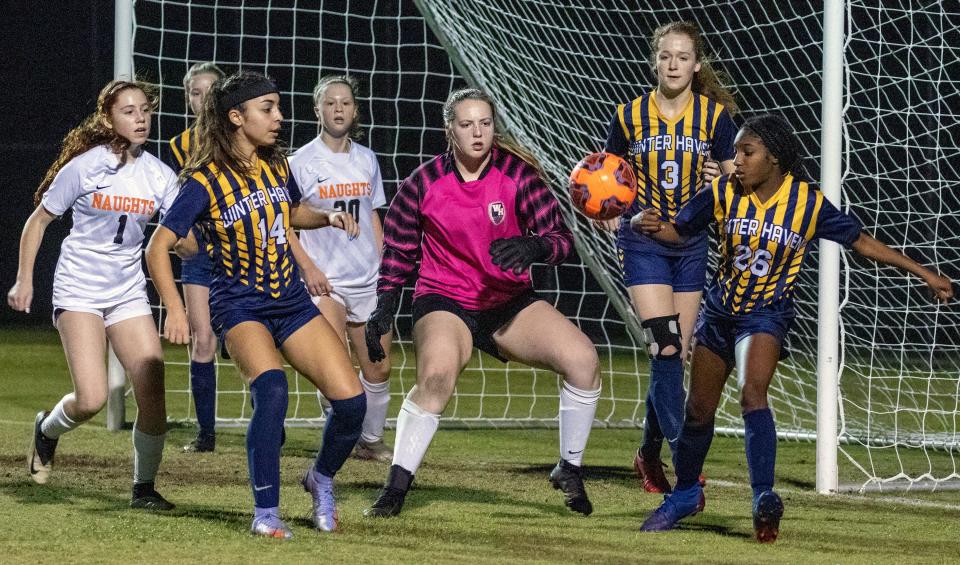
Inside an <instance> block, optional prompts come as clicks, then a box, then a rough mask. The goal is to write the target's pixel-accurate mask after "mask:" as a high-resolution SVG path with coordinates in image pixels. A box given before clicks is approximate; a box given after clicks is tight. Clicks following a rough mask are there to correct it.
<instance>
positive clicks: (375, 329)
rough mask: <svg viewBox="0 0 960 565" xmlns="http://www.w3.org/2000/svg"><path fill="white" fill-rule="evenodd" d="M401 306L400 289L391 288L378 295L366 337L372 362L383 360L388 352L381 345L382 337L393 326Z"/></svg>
mask: <svg viewBox="0 0 960 565" xmlns="http://www.w3.org/2000/svg"><path fill="white" fill-rule="evenodd" d="M399 307H400V290H390V291H387V292H384V293H382V294H380V295H378V296H377V308H376V309H375V310H374V311H373V313H372V314H370V319H369V320H367V327H366V329H365V330H364V337H365V338H366V342H367V357H369V358H370V362H371V363H379V362H380V361H383V360H384V359H385V358H386V357H387V354H386V353H385V352H384V351H383V346H382V345H380V337H381V336H383V335H384V334H386V333H387V332H389V331H390V328H392V327H393V319H394V318H395V317H396V315H397V309H398V308H399Z"/></svg>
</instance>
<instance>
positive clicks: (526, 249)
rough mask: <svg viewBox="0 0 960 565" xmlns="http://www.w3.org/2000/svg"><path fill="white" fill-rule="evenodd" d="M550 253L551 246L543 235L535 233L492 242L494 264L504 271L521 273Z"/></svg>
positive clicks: (491, 255)
mask: <svg viewBox="0 0 960 565" xmlns="http://www.w3.org/2000/svg"><path fill="white" fill-rule="evenodd" d="M549 254H550V248H549V247H548V246H547V242H546V241H544V239H543V238H542V237H538V236H535V235H531V236H518V237H511V238H501V239H495V240H494V241H493V243H491V244H490V257H492V258H493V264H494V265H497V266H498V267H500V269H501V270H503V271H509V270H511V269H512V270H513V274H515V275H519V274H520V273H522V272H524V271H526V270H527V269H528V268H530V265H532V264H533V263H536V262H538V261H542V260H544V259H546V258H547V255H549Z"/></svg>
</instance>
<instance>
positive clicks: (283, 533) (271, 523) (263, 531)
mask: <svg viewBox="0 0 960 565" xmlns="http://www.w3.org/2000/svg"><path fill="white" fill-rule="evenodd" d="M250 533H251V534H253V535H255V536H262V537H265V538H276V539H290V538H292V537H293V532H291V531H290V528H288V527H287V525H286V524H284V523H283V520H281V519H280V518H279V517H278V516H277V515H276V514H267V515H266V516H261V517H259V518H258V517H256V516H254V517H253V523H252V524H250Z"/></svg>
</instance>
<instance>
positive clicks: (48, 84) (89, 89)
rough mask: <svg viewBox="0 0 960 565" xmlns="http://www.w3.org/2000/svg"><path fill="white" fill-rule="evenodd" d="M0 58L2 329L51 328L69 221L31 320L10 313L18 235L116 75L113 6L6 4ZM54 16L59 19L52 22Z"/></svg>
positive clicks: (52, 232)
mask: <svg viewBox="0 0 960 565" xmlns="http://www.w3.org/2000/svg"><path fill="white" fill-rule="evenodd" d="M2 6H3V7H4V10H3V23H2V24H0V27H2V30H3V33H2V34H0V45H2V49H0V51H2V52H3V53H4V56H3V57H2V58H0V65H2V67H0V68H2V71H0V76H3V77H4V84H5V87H6V88H5V89H4V90H5V92H4V95H3V98H4V107H5V111H3V112H0V131H3V132H7V135H4V136H3V140H2V141H0V154H2V155H3V171H4V172H3V185H4V186H3V191H4V194H5V201H6V204H5V205H4V207H3V211H2V225H3V229H4V232H5V237H4V238H3V248H2V252H0V261H2V263H0V287H2V291H3V295H4V300H3V302H4V306H3V307H2V308H0V312H2V313H0V324H2V325H10V324H32V325H36V324H44V325H47V326H49V325H50V318H49V313H50V289H51V287H52V284H53V268H54V266H55V265H56V261H57V255H58V253H59V247H60V242H61V241H62V240H63V238H64V237H65V236H66V234H67V232H68V224H67V222H62V221H56V222H53V223H52V224H51V225H50V227H49V228H48V229H47V233H46V235H45V236H44V239H43V245H42V246H41V248H40V254H39V255H38V256H37V268H36V269H35V271H34V306H33V307H32V308H31V314H29V315H26V314H23V313H21V312H14V311H13V310H12V309H10V308H9V307H7V306H6V293H7V290H9V289H10V287H11V286H12V285H13V283H14V281H15V280H16V275H17V256H18V246H19V240H20V230H21V229H22V227H23V224H24V222H25V221H26V220H27V217H29V216H30V214H31V212H32V211H33V192H34V190H35V189H36V186H37V184H38V183H39V182H40V180H41V178H42V177H43V174H44V173H45V172H46V169H47V167H48V166H49V165H50V163H52V162H53V160H54V159H55V158H56V156H57V153H58V152H59V149H60V141H61V140H62V139H63V136H64V135H65V134H66V133H67V131H68V130H69V129H70V128H72V127H74V126H75V125H77V124H78V123H79V122H80V120H82V119H83V118H84V117H85V116H86V115H87V114H90V113H91V112H93V110H94V109H95V104H96V97H97V93H98V92H99V90H100V88H101V87H102V86H103V85H104V84H105V83H106V82H107V81H109V80H110V79H111V78H112V74H113V2H108V1H103V0H101V1H96V0H87V1H79V0H72V1H69V2H57V3H51V4H49V5H48V6H49V9H47V10H41V9H35V8H27V7H26V6H25V5H23V4H19V3H17V5H16V7H14V3H13V2H3V4H2ZM51 11H54V12H55V13H54V14H52V15H51Z"/></svg>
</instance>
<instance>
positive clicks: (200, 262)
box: [180, 251, 213, 288]
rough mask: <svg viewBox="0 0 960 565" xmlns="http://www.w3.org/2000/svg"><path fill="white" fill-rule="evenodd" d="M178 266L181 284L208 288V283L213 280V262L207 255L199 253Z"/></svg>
mask: <svg viewBox="0 0 960 565" xmlns="http://www.w3.org/2000/svg"><path fill="white" fill-rule="evenodd" d="M180 265H181V266H180V282H181V283H183V284H196V285H200V286H205V287H207V288H210V281H211V280H212V279H213V274H212V271H213V262H212V261H211V260H210V256H209V255H207V254H206V253H204V252H203V251H201V252H199V253H197V254H196V255H194V256H193V257H191V258H190V259H185V260H183V262H182V263H181V264H180Z"/></svg>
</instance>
